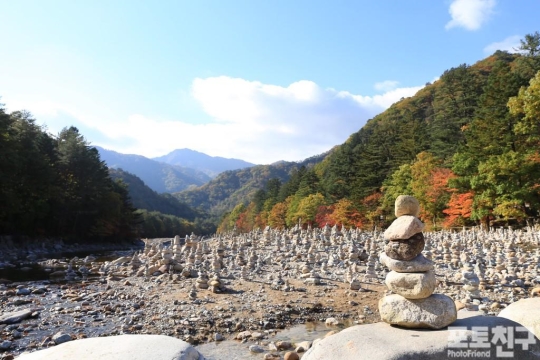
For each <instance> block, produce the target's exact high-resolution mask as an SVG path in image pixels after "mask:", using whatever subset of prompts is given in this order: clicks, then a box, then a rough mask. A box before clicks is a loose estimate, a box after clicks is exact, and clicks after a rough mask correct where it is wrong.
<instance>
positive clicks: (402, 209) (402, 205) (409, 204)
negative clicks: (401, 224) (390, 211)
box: [394, 195, 420, 217]
mask: <svg viewBox="0 0 540 360" xmlns="http://www.w3.org/2000/svg"><path fill="white" fill-rule="evenodd" d="M394 208H395V214H396V217H400V216H402V215H412V216H414V217H418V215H420V204H419V203H418V200H416V198H414V197H413V196H409V195H399V196H398V197H397V199H396V202H395V204H394Z"/></svg>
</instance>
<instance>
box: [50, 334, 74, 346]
mask: <svg viewBox="0 0 540 360" xmlns="http://www.w3.org/2000/svg"><path fill="white" fill-rule="evenodd" d="M52 340H53V341H54V343H55V344H56V345H59V344H62V343H65V342H68V341H71V335H69V334H66V333H65V332H62V331H60V332H57V333H56V334H54V336H53V337H52Z"/></svg>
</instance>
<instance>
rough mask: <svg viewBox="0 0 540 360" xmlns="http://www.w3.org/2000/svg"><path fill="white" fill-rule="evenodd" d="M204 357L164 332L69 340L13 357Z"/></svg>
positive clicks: (139, 359) (188, 359) (164, 359)
mask: <svg viewBox="0 0 540 360" xmlns="http://www.w3.org/2000/svg"><path fill="white" fill-rule="evenodd" d="M73 359H76V360H95V359H99V360H148V359H152V360H204V357H203V356H202V355H201V354H199V352H198V351H197V350H196V349H195V348H194V347H193V346H191V345H189V344H188V343H187V342H185V341H182V340H179V339H176V338H173V337H170V336H165V335H120V336H108V337H96V338H88V339H80V340H75V341H69V342H66V343H64V344H61V345H58V346H55V347H52V348H50V349H45V350H40V351H36V352H33V353H23V354H22V355H21V356H20V357H18V358H17V360H73Z"/></svg>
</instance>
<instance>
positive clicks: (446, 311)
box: [379, 294, 457, 329]
mask: <svg viewBox="0 0 540 360" xmlns="http://www.w3.org/2000/svg"><path fill="white" fill-rule="evenodd" d="M379 313H380V314H381V319H382V320H383V321H384V322H387V323H389V324H392V325H398V326H402V327H406V328H411V329H422V328H424V329H442V328H444V327H446V326H448V325H450V324H452V323H453V322H454V321H455V320H456V319H457V310H456V304H455V303H454V301H453V300H452V299H451V298H449V297H448V296H446V295H442V294H433V295H431V296H430V297H428V298H425V299H417V300H413V299H406V298H404V297H403V296H401V295H397V294H394V295H389V296H385V297H384V298H382V299H381V300H379Z"/></svg>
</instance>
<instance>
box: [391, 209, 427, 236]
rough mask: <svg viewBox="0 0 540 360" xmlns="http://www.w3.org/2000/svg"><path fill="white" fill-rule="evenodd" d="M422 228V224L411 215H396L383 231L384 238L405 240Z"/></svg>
mask: <svg viewBox="0 0 540 360" xmlns="http://www.w3.org/2000/svg"><path fill="white" fill-rule="evenodd" d="M422 230H424V224H423V223H422V222H421V221H420V220H418V218H416V217H414V216H411V215H403V216H400V217H398V218H397V219H396V220H394V221H393V222H392V224H391V225H390V226H389V227H388V229H386V231H385V232H384V238H385V239H386V240H405V239H408V238H410V237H411V236H413V235H414V234H418V233H419V232H422Z"/></svg>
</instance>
